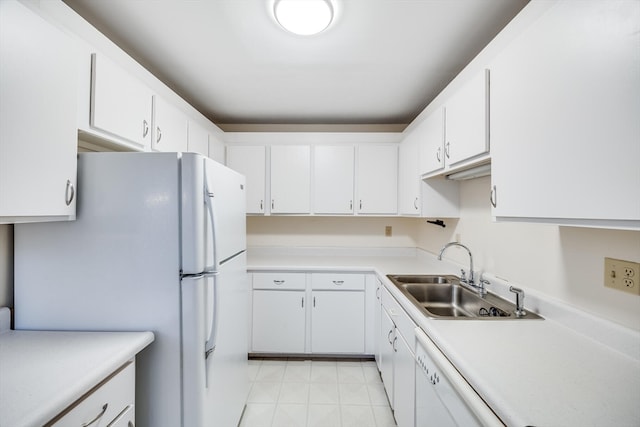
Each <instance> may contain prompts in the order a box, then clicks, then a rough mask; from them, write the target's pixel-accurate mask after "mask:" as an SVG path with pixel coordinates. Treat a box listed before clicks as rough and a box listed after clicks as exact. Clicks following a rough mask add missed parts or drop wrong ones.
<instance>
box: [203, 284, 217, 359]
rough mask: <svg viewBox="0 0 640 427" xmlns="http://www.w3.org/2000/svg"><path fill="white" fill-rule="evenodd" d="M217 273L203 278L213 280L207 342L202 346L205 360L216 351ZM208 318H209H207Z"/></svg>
mask: <svg viewBox="0 0 640 427" xmlns="http://www.w3.org/2000/svg"><path fill="white" fill-rule="evenodd" d="M217 275H218V273H206V274H205V276H208V277H212V278H213V292H212V293H211V298H212V300H213V304H211V307H212V309H213V315H212V316H210V317H211V324H210V325H208V328H207V332H208V333H207V335H208V336H207V341H206V343H205V346H204V351H205V360H206V359H208V358H209V356H211V355H212V354H213V352H214V351H215V349H216V337H217V335H218V311H219V308H220V307H219V303H218V283H217V282H218V281H217V277H216V276H217ZM207 317H209V316H207Z"/></svg>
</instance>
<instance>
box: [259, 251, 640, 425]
mask: <svg viewBox="0 0 640 427" xmlns="http://www.w3.org/2000/svg"><path fill="white" fill-rule="evenodd" d="M385 253H386V254H387V255H389V256H385ZM248 268H249V270H253V271H267V270H299V271H322V270H340V271H363V272H367V271H368V272H375V273H376V274H378V276H380V277H381V278H383V283H384V284H385V286H386V287H387V289H389V291H390V292H391V293H392V294H393V295H394V296H395V297H396V299H397V300H398V301H399V302H400V303H401V305H402V306H403V307H404V308H405V310H406V311H407V313H409V315H410V316H411V317H412V318H413V320H414V321H415V322H416V324H418V326H420V327H421V328H422V329H423V330H424V331H425V332H426V333H427V335H429V337H430V338H431V339H432V340H433V341H434V342H435V344H436V345H437V346H438V347H439V348H440V349H441V350H442V351H443V352H444V353H445V355H446V356H447V358H448V359H449V360H450V361H451V362H452V363H453V364H454V365H455V366H456V368H457V369H458V370H459V371H460V373H461V374H462V375H463V376H464V377H465V379H466V380H467V381H468V382H469V384H470V385H471V386H472V387H473V388H474V389H475V390H476V392H477V393H478V394H479V395H480V396H481V397H482V398H483V399H484V400H485V401H486V402H487V403H488V404H489V406H491V408H492V409H493V410H494V411H495V412H496V414H497V415H498V416H499V417H500V418H501V419H502V420H503V421H504V422H505V423H506V424H507V425H509V426H529V425H531V426H599V427H600V426H616V427H617V426H636V427H637V426H640V400H639V399H640V333H639V332H638V331H632V330H629V329H627V328H623V327H621V326H619V325H615V324H613V323H611V322H607V321H605V320H601V319H597V318H594V317H592V316H590V315H588V314H586V313H581V312H578V311H576V310H575V309H574V308H571V307H563V306H562V305H561V304H558V303H557V302H554V301H546V300H544V297H541V296H540V295H536V294H535V292H527V297H526V299H525V308H529V309H532V308H534V307H535V311H537V312H539V314H541V315H542V316H543V317H545V319H544V320H528V319H524V320H504V321H500V320H498V321H496V320H440V319H428V318H426V317H424V316H423V315H422V314H421V313H420V312H419V311H418V310H417V309H416V308H415V307H414V306H413V305H412V304H411V303H410V302H409V301H408V300H407V299H406V298H405V297H404V296H403V295H402V294H401V293H400V292H399V291H398V290H397V288H396V287H395V286H394V285H393V284H391V282H390V281H389V280H388V279H386V277H385V275H386V274H415V273H422V274H447V273H454V274H457V273H458V271H459V266H456V265H452V264H449V263H446V262H440V261H438V260H437V259H436V258H435V257H434V256H433V255H432V254H428V253H426V252H423V251H420V250H413V251H412V250H411V249H406V250H402V249H398V250H388V251H386V252H385V251H384V250H376V249H367V250H365V251H362V250H348V249H342V248H331V249H316V250H312V249H310V248H309V249H302V250H301V249H300V248H297V249H286V248H273V249H271V250H269V249H266V248H256V249H252V250H250V251H249V257H248ZM491 281H492V288H490V289H491V290H496V291H497V293H499V294H500V293H501V292H500V290H502V291H504V288H505V286H506V283H498V282H500V280H499V279H497V278H496V277H495V276H493V277H491ZM525 291H527V290H526V289H525ZM532 295H533V296H532ZM527 303H529V304H530V305H529V306H528V305H527ZM576 319H577V320H576ZM581 328H582V329H581ZM603 342H606V344H604V343H603Z"/></svg>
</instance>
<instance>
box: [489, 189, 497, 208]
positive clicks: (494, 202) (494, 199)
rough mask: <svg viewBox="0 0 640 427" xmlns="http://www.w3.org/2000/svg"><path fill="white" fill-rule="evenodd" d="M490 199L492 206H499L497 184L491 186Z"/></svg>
mask: <svg viewBox="0 0 640 427" xmlns="http://www.w3.org/2000/svg"><path fill="white" fill-rule="evenodd" d="M489 201H490V202H491V206H493V207H494V208H495V207H497V206H498V191H497V189H496V186H495V185H494V186H493V187H491V195H490V196H489Z"/></svg>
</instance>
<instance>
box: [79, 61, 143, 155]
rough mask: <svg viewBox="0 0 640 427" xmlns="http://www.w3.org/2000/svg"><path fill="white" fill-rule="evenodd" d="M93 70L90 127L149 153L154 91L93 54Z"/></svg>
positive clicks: (111, 63)
mask: <svg viewBox="0 0 640 427" xmlns="http://www.w3.org/2000/svg"><path fill="white" fill-rule="evenodd" d="M91 70H92V75H91V115H90V125H91V127H92V128H95V129H98V130H100V131H102V132H106V133H108V134H111V135H114V136H116V137H118V138H122V139H124V140H125V141H127V142H129V143H131V144H133V145H134V146H135V147H136V148H138V149H140V150H148V149H149V148H150V147H151V133H152V132H151V117H152V96H153V92H152V91H151V89H149V88H148V87H147V86H146V85H145V84H143V83H142V82H140V81H139V80H137V79H136V78H134V77H133V76H131V75H130V74H128V73H127V72H126V71H124V70H123V69H121V68H120V67H118V66H117V65H116V64H114V63H113V62H111V61H110V60H109V59H107V58H106V57H105V56H104V55H101V54H97V53H94V54H93V55H92V67H91Z"/></svg>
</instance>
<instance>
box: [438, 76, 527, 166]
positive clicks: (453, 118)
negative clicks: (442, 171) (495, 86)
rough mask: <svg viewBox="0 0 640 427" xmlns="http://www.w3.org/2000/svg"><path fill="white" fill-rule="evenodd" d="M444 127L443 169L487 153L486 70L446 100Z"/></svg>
mask: <svg viewBox="0 0 640 427" xmlns="http://www.w3.org/2000/svg"><path fill="white" fill-rule="evenodd" d="M520 101H522V100H520ZM445 123H446V134H445V135H446V142H445V146H444V154H445V163H446V166H447V167H449V168H452V167H455V166H456V164H458V163H460V162H463V161H465V160H469V159H473V158H475V157H478V156H481V155H483V154H486V153H488V152H489V70H483V71H482V72H481V73H479V74H477V75H476V76H475V77H473V78H472V79H471V80H469V81H468V82H466V84H465V85H464V86H462V87H461V88H460V90H458V91H457V92H456V93H455V94H454V95H453V96H452V97H451V99H449V101H448V102H447V104H446V120H445Z"/></svg>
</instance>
